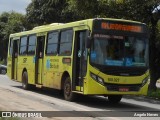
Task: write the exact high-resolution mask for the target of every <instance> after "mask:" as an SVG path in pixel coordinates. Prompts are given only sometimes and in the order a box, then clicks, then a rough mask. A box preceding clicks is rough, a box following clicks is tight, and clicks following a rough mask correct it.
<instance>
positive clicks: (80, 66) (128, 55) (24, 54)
mask: <svg viewBox="0 0 160 120" xmlns="http://www.w3.org/2000/svg"><path fill="white" fill-rule="evenodd" d="M148 38H149V36H148V29H147V27H146V25H145V24H144V23H140V22H136V21H130V20H123V19H111V18H95V19H87V20H81V21H76V22H71V23H65V24H62V23H52V24H49V25H44V26H38V27H35V28H33V29H32V30H29V31H24V32H20V33H15V34H11V35H10V38H9V46H8V63H7V68H8V70H7V74H8V76H9V77H10V78H11V79H13V80H16V81H19V82H22V87H23V88H24V89H29V88H30V87H31V86H36V87H39V88H42V87H46V88H54V89H58V90H62V91H63V93H64V98H65V99H66V100H68V101H73V100H74V98H75V96H76V94H83V95H100V96H108V100H109V101H110V102H114V103H116V102H120V100H121V98H122V96H123V95H146V94H147V90H148V83H147V81H148V77H149V71H148V66H149V65H148V64H149V61H148V51H149V48H148Z"/></svg>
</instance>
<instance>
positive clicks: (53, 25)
mask: <svg viewBox="0 0 160 120" xmlns="http://www.w3.org/2000/svg"><path fill="white" fill-rule="evenodd" d="M94 20H109V21H117V22H118V21H120V22H129V23H137V24H144V23H141V22H138V21H132V20H125V19H114V18H92V19H86V20H80V21H75V22H69V23H51V24H48V25H42V26H37V27H34V28H33V29H32V30H28V31H23V32H19V33H14V34H11V35H10V37H19V36H25V35H28V34H36V33H41V32H47V31H52V30H59V29H63V28H64V29H65V28H72V27H76V26H84V25H88V24H89V23H92V22H93V21H94Z"/></svg>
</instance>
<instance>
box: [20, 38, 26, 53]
mask: <svg viewBox="0 0 160 120" xmlns="http://www.w3.org/2000/svg"><path fill="white" fill-rule="evenodd" d="M19 54H20V55H25V54H27V37H26V36H25V37H21V41H20V52H19Z"/></svg>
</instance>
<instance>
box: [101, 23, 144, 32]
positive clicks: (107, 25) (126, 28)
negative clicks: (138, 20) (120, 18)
mask: <svg viewBox="0 0 160 120" xmlns="http://www.w3.org/2000/svg"><path fill="white" fill-rule="evenodd" d="M101 28H102V29H108V30H121V31H130V32H142V27H141V26H138V25H125V24H118V23H108V22H102V23H101Z"/></svg>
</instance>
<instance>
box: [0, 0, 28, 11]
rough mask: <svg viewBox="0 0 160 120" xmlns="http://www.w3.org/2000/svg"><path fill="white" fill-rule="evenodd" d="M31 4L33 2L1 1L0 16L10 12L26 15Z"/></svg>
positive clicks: (24, 0) (20, 0)
mask: <svg viewBox="0 0 160 120" xmlns="http://www.w3.org/2000/svg"><path fill="white" fill-rule="evenodd" d="M30 2H31V0H0V14H1V13H2V12H10V11H15V12H18V13H22V14H26V8H27V6H28V5H29V3H30Z"/></svg>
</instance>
